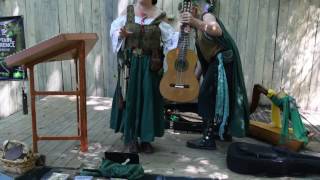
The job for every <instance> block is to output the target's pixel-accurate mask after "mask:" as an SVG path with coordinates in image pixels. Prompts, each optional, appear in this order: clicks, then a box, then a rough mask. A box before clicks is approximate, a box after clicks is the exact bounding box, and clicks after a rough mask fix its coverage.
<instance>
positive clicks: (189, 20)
mask: <svg viewBox="0 0 320 180" xmlns="http://www.w3.org/2000/svg"><path fill="white" fill-rule="evenodd" d="M180 19H181V23H183V24H189V25H191V26H195V23H196V20H195V18H194V17H193V16H192V14H191V13H189V12H183V13H181V14H180Z"/></svg>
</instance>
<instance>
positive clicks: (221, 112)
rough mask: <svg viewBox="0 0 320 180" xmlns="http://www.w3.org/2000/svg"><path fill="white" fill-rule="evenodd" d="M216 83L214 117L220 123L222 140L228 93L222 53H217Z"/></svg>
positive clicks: (227, 113) (225, 122)
mask: <svg viewBox="0 0 320 180" xmlns="http://www.w3.org/2000/svg"><path fill="white" fill-rule="evenodd" d="M217 57H218V61H219V65H218V83H217V94H216V107H215V119H216V120H217V123H218V124H220V127H219V136H220V138H221V139H222V140H223V133H224V130H225V125H226V124H227V119H228V117H229V95H228V92H229V90H228V82H227V76H226V73H225V69H224V66H223V57H222V54H221V53H219V54H218V56H217Z"/></svg>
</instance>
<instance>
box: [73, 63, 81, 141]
mask: <svg viewBox="0 0 320 180" xmlns="http://www.w3.org/2000/svg"><path fill="white" fill-rule="evenodd" d="M78 60H79V58H78V57H75V58H74V65H75V70H76V87H75V91H77V92H79V70H78V68H79V66H78ZM76 100H77V128H78V136H80V133H81V132H80V128H81V127H80V111H79V94H77V95H76Z"/></svg>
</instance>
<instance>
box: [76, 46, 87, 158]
mask: <svg viewBox="0 0 320 180" xmlns="http://www.w3.org/2000/svg"><path fill="white" fill-rule="evenodd" d="M78 53H79V84H80V85H79V91H80V134H81V135H80V136H81V140H80V141H81V145H80V150H81V151H82V152H86V151H88V135H87V105H86V104H87V103H86V101H87V100H86V68H85V66H86V62H85V43H84V42H81V44H80V47H79V51H78Z"/></svg>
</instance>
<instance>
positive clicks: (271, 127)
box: [249, 84, 308, 151]
mask: <svg viewBox="0 0 320 180" xmlns="http://www.w3.org/2000/svg"><path fill="white" fill-rule="evenodd" d="M260 94H263V95H265V96H267V97H268V98H269V99H270V100H271V102H272V105H271V121H272V123H264V122H260V121H259V120H258V119H255V120H250V125H249V135H250V136H252V137H255V138H257V139H261V140H264V141H266V142H268V143H271V144H272V145H280V146H284V147H287V148H289V149H290V150H293V151H299V150H300V149H301V148H302V147H303V146H304V145H306V144H307V143H308V137H307V131H306V129H305V127H304V125H303V123H302V120H301V118H300V114H299V111H298V107H297V104H296V102H295V100H294V98H293V97H291V96H289V95H288V94H286V93H284V92H283V91H281V92H279V93H276V92H275V91H274V90H272V89H266V88H265V87H263V86H261V85H259V84H256V85H255V86H254V88H253V94H252V104H251V107H250V113H253V112H254V111H255V109H256V108H257V106H258V104H259V99H260ZM280 111H281V112H282V117H281V114H280ZM289 123H290V124H291V127H292V128H289Z"/></svg>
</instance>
